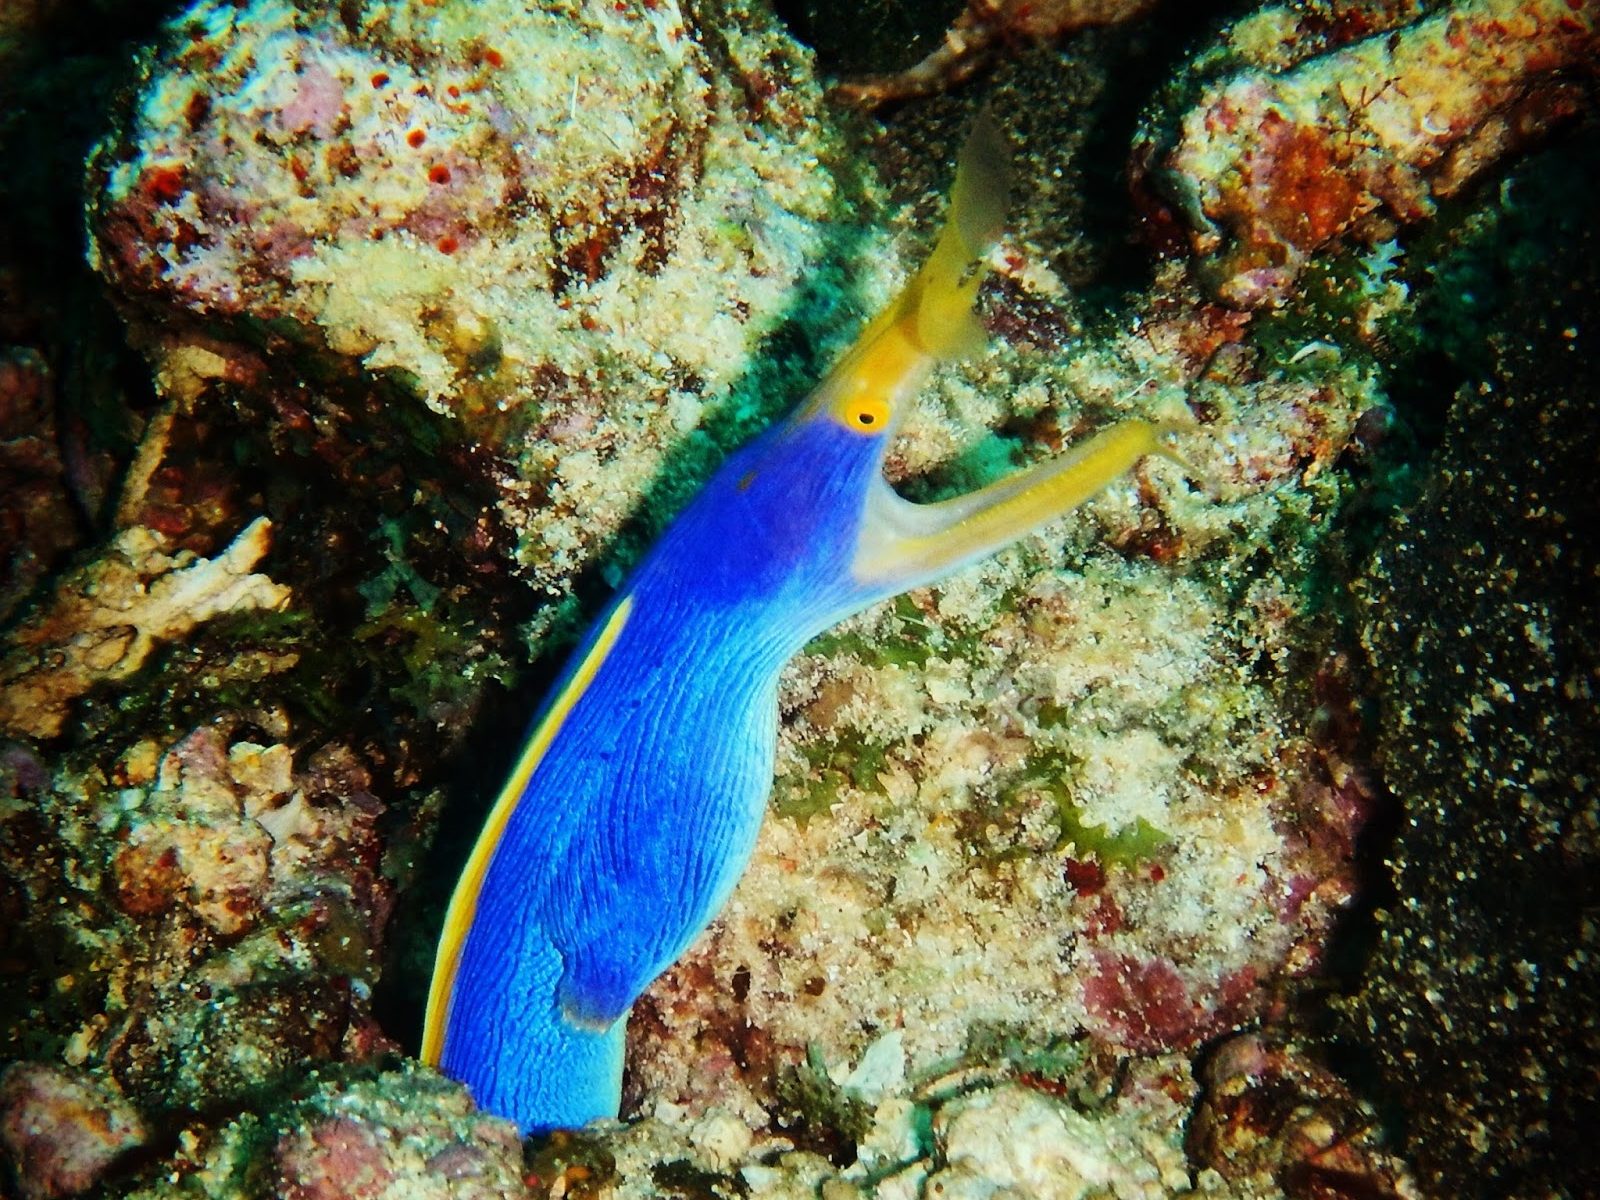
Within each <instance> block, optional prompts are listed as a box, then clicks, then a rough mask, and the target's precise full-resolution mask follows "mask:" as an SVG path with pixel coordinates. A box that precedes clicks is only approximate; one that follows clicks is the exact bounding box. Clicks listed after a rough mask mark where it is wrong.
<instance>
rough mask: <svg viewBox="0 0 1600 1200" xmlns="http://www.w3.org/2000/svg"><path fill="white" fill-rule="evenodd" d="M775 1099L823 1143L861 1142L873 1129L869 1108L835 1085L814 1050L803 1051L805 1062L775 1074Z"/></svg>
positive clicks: (818, 1054)
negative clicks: (834, 1140) (836, 1140)
mask: <svg viewBox="0 0 1600 1200" xmlns="http://www.w3.org/2000/svg"><path fill="white" fill-rule="evenodd" d="M774 1090H775V1092H776V1094H777V1095H776V1098H777V1100H778V1102H779V1104H780V1105H782V1107H783V1108H784V1109H785V1110H787V1115H788V1116H789V1117H790V1118H791V1120H792V1121H795V1122H798V1123H799V1124H800V1125H801V1126H803V1127H804V1128H805V1129H806V1130H807V1131H808V1132H810V1133H811V1134H812V1135H813V1136H814V1137H817V1138H819V1139H820V1140H822V1141H824V1142H826V1141H828V1140H830V1138H831V1136H842V1137H844V1138H848V1139H849V1140H850V1141H851V1142H860V1141H861V1140H862V1139H864V1138H865V1137H866V1136H867V1134H868V1133H869V1132H870V1131H871V1129H872V1106H871V1105H869V1104H868V1103H867V1102H866V1101H864V1100H861V1099H859V1098H857V1097H855V1096H852V1095H851V1094H850V1093H849V1092H847V1091H846V1090H845V1089H844V1088H843V1087H841V1086H840V1085H839V1084H837V1083H835V1082H834V1079H833V1076H832V1075H830V1074H829V1073H828V1064H827V1062H826V1061H825V1060H824V1059H823V1056H822V1051H821V1049H820V1048H819V1047H817V1046H808V1047H807V1048H806V1060H805V1062H803V1063H800V1064H798V1065H796V1066H792V1067H784V1068H783V1070H781V1071H780V1072H779V1073H778V1078H777V1081H776V1085H775V1089H774Z"/></svg>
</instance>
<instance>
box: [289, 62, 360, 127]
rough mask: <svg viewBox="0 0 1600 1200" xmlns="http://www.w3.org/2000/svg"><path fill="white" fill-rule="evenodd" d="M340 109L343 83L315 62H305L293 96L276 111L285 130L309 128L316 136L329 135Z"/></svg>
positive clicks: (342, 99) (341, 110)
mask: <svg viewBox="0 0 1600 1200" xmlns="http://www.w3.org/2000/svg"><path fill="white" fill-rule="evenodd" d="M343 112H344V84H343V83H342V82H341V81H340V80H339V77H338V76H336V75H335V74H334V73H333V72H332V71H330V70H328V68H327V67H325V66H323V65H322V64H321V63H319V62H309V63H307V64H306V65H305V69H304V70H302V71H301V72H300V80H299V85H298V86H297V87H296V89H295V94H294V98H293V99H291V100H290V101H289V103H287V104H285V105H284V106H283V108H281V109H280V110H279V111H278V114H277V119H278V124H279V126H280V127H281V128H282V129H283V131H284V132H285V133H305V132H306V131H308V130H309V131H310V132H312V133H314V134H315V135H316V136H317V137H319V138H326V137H331V136H332V135H333V131H334V126H335V125H336V124H337V122H338V120H339V117H340V115H341V114H342V113H343Z"/></svg>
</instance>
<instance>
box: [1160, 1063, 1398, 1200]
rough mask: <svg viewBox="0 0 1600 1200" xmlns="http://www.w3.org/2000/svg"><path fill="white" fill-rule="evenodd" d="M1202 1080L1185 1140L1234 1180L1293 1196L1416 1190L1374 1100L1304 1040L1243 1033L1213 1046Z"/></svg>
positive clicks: (1294, 1199) (1392, 1197) (1394, 1196)
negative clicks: (1389, 1143)
mask: <svg viewBox="0 0 1600 1200" xmlns="http://www.w3.org/2000/svg"><path fill="white" fill-rule="evenodd" d="M1204 1082H1205V1093H1204V1095H1203V1096H1202V1097H1201V1100H1200V1103H1199V1104H1198V1105H1197V1106H1196V1108H1195V1112H1194V1118H1193V1120H1192V1121H1191V1122H1190V1124H1189V1134H1188V1140H1189V1147H1190V1150H1191V1152H1192V1154H1193V1157H1194V1159H1195V1160H1196V1161H1198V1162H1200V1163H1202V1164H1204V1165H1205V1167H1206V1168H1207V1169H1209V1170H1211V1171H1215V1172H1216V1173H1217V1174H1218V1175H1219V1176H1221V1177H1222V1178H1224V1179H1226V1180H1227V1181H1228V1182H1229V1184H1231V1185H1232V1186H1233V1187H1235V1188H1239V1189H1241V1190H1244V1189H1248V1193H1247V1194H1259V1195H1271V1194H1273V1192H1274V1191H1275V1190H1281V1193H1282V1194H1283V1195H1284V1196H1287V1197H1289V1198H1290V1200H1317V1198H1319V1197H1324V1196H1364V1197H1370V1198H1371V1200H1380V1198H1381V1200H1405V1198H1409V1197H1412V1196H1415V1195H1416V1194H1417V1193H1416V1190H1415V1184H1414V1183H1413V1181H1412V1179H1411V1177H1410V1172H1409V1170H1408V1168H1407V1167H1406V1165H1405V1164H1404V1163H1403V1162H1402V1161H1401V1160H1400V1159H1399V1158H1398V1157H1397V1156H1396V1155H1395V1154H1394V1153H1393V1152H1392V1151H1390V1150H1389V1149H1388V1148H1387V1147H1385V1145H1384V1138H1383V1133H1382V1126H1381V1123H1380V1121H1379V1118H1378V1114H1377V1112H1376V1111H1375V1110H1374V1108H1373V1107H1372V1105H1370V1104H1364V1103H1362V1102H1361V1101H1360V1100H1359V1099H1357V1098H1356V1096H1355V1095H1353V1094H1352V1092H1351V1090H1350V1088H1349V1086H1348V1085H1346V1084H1345V1083H1344V1082H1342V1081H1341V1080H1340V1079H1339V1078H1338V1077H1337V1076H1335V1075H1334V1074H1333V1073H1332V1072H1331V1071H1329V1070H1328V1068H1327V1067H1326V1066H1324V1065H1322V1064H1320V1063H1319V1062H1317V1061H1316V1059H1315V1058H1314V1057H1313V1056H1312V1055H1311V1054H1308V1053H1307V1050H1306V1047H1304V1046H1302V1045H1297V1044H1295V1043H1294V1042H1290V1041H1285V1040H1282V1039H1281V1038H1274V1037H1270V1036H1268V1037H1264V1036H1262V1035H1260V1034H1254V1033H1249V1034H1241V1035H1240V1036H1239V1037H1236V1038H1232V1039H1230V1040H1228V1041H1225V1042H1223V1043H1222V1044H1221V1045H1220V1046H1218V1047H1216V1048H1215V1049H1213V1050H1212V1051H1211V1052H1210V1057H1209V1059H1208V1060H1207V1062H1206V1065H1205V1075H1204Z"/></svg>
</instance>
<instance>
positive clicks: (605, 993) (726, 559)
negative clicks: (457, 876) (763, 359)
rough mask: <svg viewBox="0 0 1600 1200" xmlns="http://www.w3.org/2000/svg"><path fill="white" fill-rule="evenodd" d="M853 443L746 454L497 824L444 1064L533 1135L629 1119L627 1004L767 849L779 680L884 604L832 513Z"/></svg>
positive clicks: (675, 536)
mask: <svg viewBox="0 0 1600 1200" xmlns="http://www.w3.org/2000/svg"><path fill="white" fill-rule="evenodd" d="M861 441H862V439H860V438H859V437H858V436H857V435H855V434H853V433H851V432H850V431H848V430H846V429H843V428H839V427H837V426H835V427H833V428H828V427H825V426H815V425H814V426H811V427H809V428H807V427H802V428H798V429H781V430H779V431H776V432H774V433H769V434H768V435H767V436H765V437H764V438H762V439H761V440H759V441H758V442H757V443H755V444H754V445H752V446H750V447H747V448H746V449H745V450H743V451H742V452H740V453H739V454H737V455H735V456H734V457H733V458H732V459H731V460H730V461H729V462H728V463H727V464H726V466H725V467H724V469H723V470H722V471H721V472H720V473H719V474H718V475H717V476H716V477H715V478H714V479H713V480H712V481H711V482H710V484H708V485H707V487H706V488H705V489H704V491H702V492H701V493H700V495H699V497H698V498H697V499H696V500H695V501H694V502H693V503H692V504H691V506H690V507H689V509H688V510H687V511H686V512H684V513H683V514H682V516H680V517H679V518H678V520H677V521H676V522H675V523H674V524H673V526H672V527H671V529H670V530H669V531H668V532H667V534H666V535H665V536H664V537H663V538H662V539H661V540H660V541H659V542H658V543H657V545H656V546H655V548H654V549H653V550H652V552H651V553H650V555H649V557H648V558H647V559H646V560H645V561H644V562H643V563H641V564H640V566H639V568H638V569H637V571H636V572H635V574H634V576H633V579H632V580H631V582H630V583H629V584H628V586H627V588H626V589H625V591H624V592H623V594H622V597H621V598H619V600H618V602H617V603H619V604H620V603H621V602H622V599H623V598H631V603H630V604H629V614H628V616H627V619H626V621H625V624H624V625H623V627H622V629H621V632H620V634H619V635H618V636H617V637H616V640H615V641H614V642H613V644H612V645H611V647H610V649H609V652H608V653H606V655H605V658H604V662H603V664H602V666H601V668H600V670H599V671H598V672H597V673H596V674H595V677H594V680H593V682H592V683H591V684H590V686H589V687H588V688H587V689H586V690H585V691H584V693H583V695H582V696H581V697H580V698H579V699H578V700H577V702H576V703H575V704H574V705H573V706H572V708H571V710H570V712H569V713H568V715H567V717H566V720H565V722H564V724H563V727H562V735H561V736H560V737H558V738H556V739H555V740H554V742H553V743H552V744H551V746H550V748H549V750H548V751H547V753H546V754H545V756H544V758H543V759H542V761H541V762H540V764H539V766H538V769H537V771H536V772H535V773H534V775H533V777H532V779H531V780H530V782H529V785H528V790H527V800H525V801H524V802H522V803H518V804H517V805H516V807H515V809H514V811H513V812H512V814H511V817H510V819H509V820H508V822H507V823H506V826H505V829H504V832H503V833H502V835H501V837H500V841H499V845H498V848H497V850H496V852H495V854H494V857H493V859H492V861H491V862H490V864H489V867H488V870H487V873H486V874H485V876H484V880H483V888H482V893H481V895H482V896H483V897H494V898H495V901H494V903H493V904H492V905H490V904H487V903H484V902H483V901H482V900H480V903H479V906H478V910H477V916H476V919H475V920H474V921H473V924H472V927H471V929H470V931H469V932H468V933H467V936H466V939H465V942H464V944H463V946H462V949H461V956H460V964H459V966H458V968H457V974H456V981H455V988H454V993H453V1003H452V1005H451V1008H450V1018H449V1024H448V1028H447V1032H446V1034H445V1038H444V1051H443V1055H442V1057H441V1059H440V1061H439V1065H440V1067H441V1068H442V1069H443V1070H444V1071H445V1072H446V1073H447V1074H449V1075H451V1076H453V1077H455V1078H457V1079H460V1080H462V1081H463V1082H465V1083H466V1084H467V1085H468V1087H469V1088H470V1090H471V1091H472V1094H473V1097H474V1099H476V1100H477V1102H478V1104H479V1105H480V1106H481V1107H483V1108H485V1109H487V1110H489V1111H491V1112H495V1113H499V1114H502V1115H505V1116H509V1117H511V1118H512V1119H514V1120H516V1121H517V1123H518V1124H519V1125H521V1126H522V1127H523V1128H524V1129H525V1130H542V1129H549V1128H556V1127H572V1126H578V1125H582V1124H584V1123H585V1122H587V1121H590V1120H593V1119H594V1118H596V1117H599V1116H612V1117H614V1116H616V1114H617V1104H618V1098H619V1096H620V1093H621V1075H622V1046H623V1029H624V1026H625V1024H626V1021H625V1017H626V1015H627V1012H628V1009H629V1007H630V1006H631V1005H632V1003H633V1001H634V999H635V997H637V996H638V994H639V993H640V992H641V991H643V990H644V988H645V987H646V985H648V984H649V982H650V981H651V980H652V979H654V978H655V977H656V976H657V975H659V974H660V973H661V972H662V971H664V970H665V969H666V968H667V967H668V966H670V965H671V964H672V962H673V961H674V960H675V959H677V958H678V956H679V955H680V954H682V952H683V951H684V950H685V949H687V947H688V945H689V943H690V942H691V941H692V940H693V939H694V937H695V935H696V934H698V933H699V932H700V930H701V929H703V928H704V927H705V925H706V924H707V923H709V922H710V920H711V919H712V917H714V916H715V915H716V913H717V912H718V911H719V910H720V909H721V908H722V905H723V903H724V902H725V901H726V900H727V897H728V894H729V893H730V892H731V891H732V890H733V886H734V884H735V882H736V881H737V880H738V877H739V875H740V873H741V872H742V871H743V869H744V864H745V862H746V861H747V860H748V859H749V857H750V852H751V850H752V848H753V847H754V845H755V838H756V833H757V830H758V829H759V828H760V824H761V818H762V814H763V811H764V809H765V806H766V799H767V794H768V792H769V790H770V788H771V783H772V763H773V755H774V749H775V745H776V740H777V686H778V673H779V671H780V670H781V668H782V667H783V665H784V663H785V662H787V661H788V659H789V658H790V657H792V656H793V655H794V654H795V653H796V652H797V651H798V650H799V649H800V648H801V647H802V646H803V645H804V644H805V642H806V641H807V640H808V639H809V638H811V637H812V636H814V635H815V634H816V633H818V632H820V631H822V630H824V629H826V628H827V627H828V626H829V625H832V624H833V623H835V622H836V621H837V620H839V619H840V618H841V617H843V616H844V615H846V614H847V613H849V612H852V611H854V610H855V609H856V608H859V607H861V606H862V605H864V604H867V603H870V602H871V601H872V600H873V599H876V598H877V596H876V594H875V591H874V589H871V588H867V587H863V586H861V585H858V584H853V583H851V582H849V574H848V570H847V569H842V567H847V564H848V562H849V559H850V556H851V554H852V552H853V541H854V533H855V530H854V528H853V527H852V525H851V523H850V522H848V521H838V520H837V519H836V518H835V517H834V516H833V514H836V513H838V512H840V511H848V510H842V509H841V508H840V503H841V502H842V501H844V500H845V499H847V498H851V497H853V496H855V495H858V494H859V493H858V492H856V491H853V489H854V488H855V486H856V478H855V477H856V476H857V475H858V474H859V473H860V472H862V471H874V472H875V471H876V469H877V463H876V459H875V456H872V455H868V454H863V453H862V452H861V449H862V448H861V447H860V446H859V445H852V444H851V443H860V442H861ZM852 452H853V453H852ZM814 465H822V466H825V468H826V469H824V470H820V471H819V470H815V469H813V468H814ZM749 472H754V477H753V479H752V480H751V482H750V483H749V484H748V486H746V487H745V488H743V489H741V488H740V486H739V481H740V480H741V479H743V478H744V477H745V476H746V474H747V473H749ZM857 507H858V508H859V503H858V504H857ZM614 611H615V610H613V612H614ZM606 626H607V618H602V620H601V621H600V622H598V623H597V625H596V631H595V632H596V635H598V633H599V632H600V631H602V630H604V629H605V628H606ZM592 651H593V646H592V643H591V644H587V645H586V646H585V647H584V649H582V650H580V651H579V653H578V655H577V659H576V661H577V662H578V663H580V664H581V663H582V662H584V661H585V660H586V659H587V658H588V656H589V655H590V653H592Z"/></svg>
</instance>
